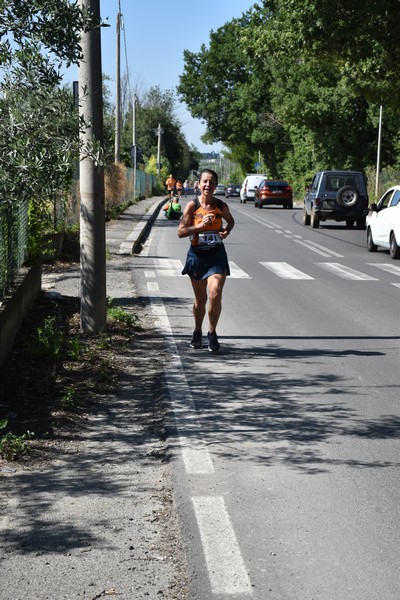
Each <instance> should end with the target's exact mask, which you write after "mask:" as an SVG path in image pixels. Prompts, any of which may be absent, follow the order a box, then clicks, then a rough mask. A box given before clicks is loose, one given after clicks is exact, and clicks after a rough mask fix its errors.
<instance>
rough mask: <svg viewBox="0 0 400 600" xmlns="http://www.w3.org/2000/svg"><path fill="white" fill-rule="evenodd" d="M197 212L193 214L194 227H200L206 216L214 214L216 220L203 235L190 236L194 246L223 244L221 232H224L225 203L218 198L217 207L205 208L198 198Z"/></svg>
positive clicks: (196, 201)
mask: <svg viewBox="0 0 400 600" xmlns="http://www.w3.org/2000/svg"><path fill="white" fill-rule="evenodd" d="M194 203H195V210H194V214H193V225H198V224H199V223H201V221H202V220H203V217H204V215H209V214H212V215H214V219H213V220H212V221H211V222H210V223H208V224H207V225H206V227H204V229H203V231H202V232H201V233H194V234H193V235H191V236H190V243H191V245H192V246H205V247H207V246H215V245H217V244H221V243H222V239H221V238H220V236H219V232H220V231H222V214H223V213H222V209H223V206H224V203H223V201H222V200H220V199H219V198H218V200H217V206H216V207H215V208H214V209H210V208H203V207H202V206H201V205H200V201H199V199H198V198H196V199H195V200H194Z"/></svg>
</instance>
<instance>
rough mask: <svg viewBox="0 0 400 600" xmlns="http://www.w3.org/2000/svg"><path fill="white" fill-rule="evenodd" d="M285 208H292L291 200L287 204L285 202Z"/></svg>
mask: <svg viewBox="0 0 400 600" xmlns="http://www.w3.org/2000/svg"><path fill="white" fill-rule="evenodd" d="M285 208H289V210H290V209H292V208H293V202H290V203H289V204H286V206H285Z"/></svg>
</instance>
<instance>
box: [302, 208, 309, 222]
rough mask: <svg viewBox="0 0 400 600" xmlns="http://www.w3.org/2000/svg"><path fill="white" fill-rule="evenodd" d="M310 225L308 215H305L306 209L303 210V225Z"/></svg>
mask: <svg viewBox="0 0 400 600" xmlns="http://www.w3.org/2000/svg"><path fill="white" fill-rule="evenodd" d="M309 224H310V215H309V214H308V213H307V210H306V207H304V208H303V225H309Z"/></svg>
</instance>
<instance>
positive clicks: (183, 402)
mask: <svg viewBox="0 0 400 600" xmlns="http://www.w3.org/2000/svg"><path fill="white" fill-rule="evenodd" d="M150 302H151V309H152V313H153V316H154V317H155V320H156V327H157V328H158V329H160V330H161V332H162V333H163V334H164V336H165V339H166V340H167V342H168V345H169V350H170V352H171V354H172V356H171V359H170V360H169V361H168V369H166V370H165V373H164V374H165V378H166V381H167V385H168V391H169V395H170V399H171V405H172V408H173V411H174V418H175V423H176V428H177V432H178V435H179V443H180V447H181V452H182V458H183V462H184V465H185V469H186V472H187V473H189V474H208V473H213V471H214V466H213V463H212V460H211V456H210V453H209V451H208V449H207V447H206V445H205V443H204V440H203V439H202V437H201V436H200V435H199V434H198V413H197V411H196V407H195V405H194V402H193V398H192V395H191V393H190V389H189V386H188V384H187V379H186V376H185V373H184V371H183V367H182V362H181V359H180V357H179V354H178V350H177V347H176V344H175V341H174V339H173V334H172V330H171V325H170V323H169V319H168V315H167V312H166V310H165V307H164V304H163V302H162V300H161V298H159V297H150Z"/></svg>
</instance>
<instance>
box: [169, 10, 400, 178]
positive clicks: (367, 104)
mask: <svg viewBox="0 0 400 600" xmlns="http://www.w3.org/2000/svg"><path fill="white" fill-rule="evenodd" d="M397 9H398V2H397V0H382V1H381V2H380V3H376V2H375V1H374V0H366V2H365V3H364V4H363V7H362V9H361V7H360V4H359V2H357V1H356V0H337V1H335V2H333V3H332V2H331V1H330V0H265V1H263V2H261V3H259V4H256V5H254V7H253V8H252V9H251V10H250V11H248V12H247V13H245V14H243V15H242V17H241V18H239V19H234V20H232V21H231V22H229V23H226V24H225V25H224V26H223V27H221V28H219V29H218V30H217V31H216V32H211V34H210V40H209V45H208V47H206V46H205V45H203V46H201V48H200V50H199V52H197V53H194V52H189V51H185V53H184V72H183V74H182V75H181V77H180V84H179V86H178V93H179V94H180V96H181V98H182V99H183V100H184V101H185V102H186V104H187V105H188V107H189V109H190V111H191V113H192V115H193V116H194V117H198V118H201V119H202V120H203V121H204V122H205V123H206V125H207V132H206V134H205V139H206V140H207V141H213V142H214V141H222V142H223V143H224V144H225V146H227V147H228V149H229V151H230V155H231V156H232V157H235V158H236V159H237V160H238V161H239V162H240V164H241V166H242V168H243V169H244V170H245V171H247V170H249V168H251V167H252V165H254V159H255V157H256V153H258V152H260V153H261V155H262V157H263V160H264V163H265V164H266V165H267V166H268V170H269V173H270V174H271V175H272V176H285V177H288V178H290V179H291V180H292V181H293V182H294V183H296V184H297V186H298V189H302V187H303V183H304V181H305V180H306V179H308V177H309V174H310V173H311V172H312V171H314V170H315V169H316V168H319V167H324V168H327V167H335V168H357V169H365V168H366V167H367V166H368V165H369V164H371V163H373V162H374V160H375V156H376V140H377V122H378V115H379V104H380V103H382V104H383V106H384V114H385V120H384V130H383V144H382V158H383V161H384V162H385V163H387V164H391V163H393V162H396V161H397V160H398V154H397V150H398V149H397V148H396V139H397V137H398V130H399V125H398V121H399V107H398V102H397V98H398V89H397V88H398V86H399V85H400V84H399V78H398V77H397V76H396V75H397V72H398V65H399V64H400V46H399V44H397V43H396V40H398V39H399V33H400V31H399V29H400V24H399V21H398V19H397Z"/></svg>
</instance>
